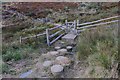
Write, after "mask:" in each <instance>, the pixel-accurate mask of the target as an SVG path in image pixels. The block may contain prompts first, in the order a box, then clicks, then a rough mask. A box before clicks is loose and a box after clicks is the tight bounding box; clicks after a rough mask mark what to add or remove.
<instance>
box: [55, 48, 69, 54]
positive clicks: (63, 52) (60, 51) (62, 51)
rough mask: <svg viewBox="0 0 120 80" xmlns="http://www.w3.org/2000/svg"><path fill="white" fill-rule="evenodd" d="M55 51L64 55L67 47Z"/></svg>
mask: <svg viewBox="0 0 120 80" xmlns="http://www.w3.org/2000/svg"><path fill="white" fill-rule="evenodd" d="M57 51H58V52H59V53H60V54H59V55H65V54H66V53H67V49H60V50H57Z"/></svg>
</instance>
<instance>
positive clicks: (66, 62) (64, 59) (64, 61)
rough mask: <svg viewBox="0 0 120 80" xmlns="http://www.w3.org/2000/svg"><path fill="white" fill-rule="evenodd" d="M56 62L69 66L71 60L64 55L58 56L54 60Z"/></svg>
mask: <svg viewBox="0 0 120 80" xmlns="http://www.w3.org/2000/svg"><path fill="white" fill-rule="evenodd" d="M55 62H56V63H57V64H60V65H62V66H69V65H70V63H71V60H70V59H69V58H67V57H64V56H58V57H57V58H56V60H55Z"/></svg>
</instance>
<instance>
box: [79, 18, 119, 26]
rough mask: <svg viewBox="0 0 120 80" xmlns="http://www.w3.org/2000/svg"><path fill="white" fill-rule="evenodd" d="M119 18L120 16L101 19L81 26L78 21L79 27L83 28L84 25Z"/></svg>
mask: <svg viewBox="0 0 120 80" xmlns="http://www.w3.org/2000/svg"><path fill="white" fill-rule="evenodd" d="M119 17H120V16H114V17H109V18H105V19H100V20H97V21H92V22H86V23H82V24H79V21H77V26H83V25H88V24H93V23H97V22H100V21H104V20H109V19H114V18H119Z"/></svg>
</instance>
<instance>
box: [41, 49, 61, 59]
mask: <svg viewBox="0 0 120 80" xmlns="http://www.w3.org/2000/svg"><path fill="white" fill-rule="evenodd" d="M58 54H59V52H58V51H50V52H48V53H47V54H42V56H41V57H42V60H43V61H44V60H46V59H47V60H51V59H54V58H55V57H56V56H57V55H58Z"/></svg>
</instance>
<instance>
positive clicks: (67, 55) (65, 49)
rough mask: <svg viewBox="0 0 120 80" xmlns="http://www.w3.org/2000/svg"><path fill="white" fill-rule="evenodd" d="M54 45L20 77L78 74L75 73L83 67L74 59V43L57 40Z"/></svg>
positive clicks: (62, 76)
mask: <svg viewBox="0 0 120 80" xmlns="http://www.w3.org/2000/svg"><path fill="white" fill-rule="evenodd" d="M54 46H55V47H54V50H52V51H49V52H47V53H44V54H42V55H41V56H40V58H39V59H38V60H37V61H38V62H37V63H36V65H35V67H34V68H33V69H32V70H30V71H28V73H27V72H26V74H25V73H24V74H22V78H24V77H27V78H54V77H60V78H74V77H77V76H80V75H77V74H78V73H79V72H82V70H83V69H82V68H80V67H79V66H78V63H76V60H75V59H76V58H75V54H76V52H75V48H76V43H72V44H71V43H70V44H69V43H68V42H65V41H63V40H59V41H57V42H56V43H55V44H54ZM83 71H84V70H83ZM20 77H21V76H20Z"/></svg>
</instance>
